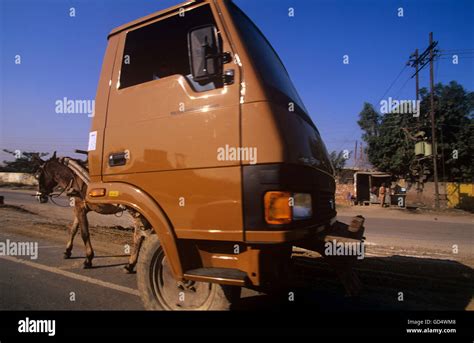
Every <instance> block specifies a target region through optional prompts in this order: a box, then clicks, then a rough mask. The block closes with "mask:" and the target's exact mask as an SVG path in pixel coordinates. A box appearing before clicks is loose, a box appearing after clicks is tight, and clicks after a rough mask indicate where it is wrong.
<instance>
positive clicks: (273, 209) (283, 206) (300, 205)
mask: <svg viewBox="0 0 474 343" xmlns="http://www.w3.org/2000/svg"><path fill="white" fill-rule="evenodd" d="M264 205H265V221H266V222H267V223H268V224H289V223H291V221H292V220H301V219H309V218H311V217H312V215H313V206H312V199H311V194H307V193H291V192H279V191H271V192H267V193H265V196H264Z"/></svg>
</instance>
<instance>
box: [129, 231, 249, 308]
mask: <svg viewBox="0 0 474 343" xmlns="http://www.w3.org/2000/svg"><path fill="white" fill-rule="evenodd" d="M137 283H138V290H139V292H140V296H141V298H142V301H143V304H144V306H145V309H147V310H186V311H190V310H229V309H230V308H231V305H232V304H233V303H234V302H235V301H237V300H238V299H239V298H240V293H241V287H237V286H227V285H219V284H216V283H207V282H195V281H186V282H182V283H178V282H176V280H175V279H174V278H173V276H172V273H171V269H170V267H169V265H168V263H167V261H166V256H165V253H164V250H163V248H162V247H161V244H160V242H159V240H158V237H157V236H156V235H155V234H152V235H150V236H148V237H147V238H146V239H145V241H144V243H143V247H142V250H141V251H140V255H139V259H138V264H137Z"/></svg>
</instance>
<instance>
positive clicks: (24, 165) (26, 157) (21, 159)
mask: <svg viewBox="0 0 474 343" xmlns="http://www.w3.org/2000/svg"><path fill="white" fill-rule="evenodd" d="M3 151H4V152H6V153H7V154H10V155H13V156H14V157H15V160H13V161H3V163H4V164H5V165H4V166H0V171H2V172H10V173H34V172H35V170H36V168H37V164H36V163H35V162H34V161H33V155H37V156H39V157H44V156H47V155H49V153H47V152H19V151H10V150H7V149H3Z"/></svg>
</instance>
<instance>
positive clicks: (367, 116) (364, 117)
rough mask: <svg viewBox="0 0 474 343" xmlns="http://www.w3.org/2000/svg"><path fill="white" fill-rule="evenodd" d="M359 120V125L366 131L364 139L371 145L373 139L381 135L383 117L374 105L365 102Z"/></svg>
mask: <svg viewBox="0 0 474 343" xmlns="http://www.w3.org/2000/svg"><path fill="white" fill-rule="evenodd" d="M359 118H360V119H359V121H357V124H359V126H360V128H361V129H362V130H363V131H364V133H363V134H362V139H363V140H365V141H366V142H367V143H369V141H370V139H371V138H373V137H378V135H379V127H380V119H381V116H380V114H378V113H377V111H376V110H375V109H374V106H372V104H369V103H368V102H365V103H364V107H363V109H362V111H361V112H360V113H359Z"/></svg>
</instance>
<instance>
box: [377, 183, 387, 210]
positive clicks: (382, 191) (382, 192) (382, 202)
mask: <svg viewBox="0 0 474 343" xmlns="http://www.w3.org/2000/svg"><path fill="white" fill-rule="evenodd" d="M386 191H387V189H386V188H385V183H384V182H382V185H381V186H380V188H379V201H380V205H381V206H382V207H384V205H385V192H386Z"/></svg>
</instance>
